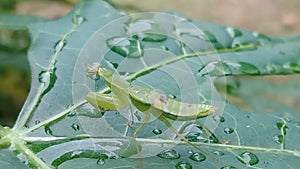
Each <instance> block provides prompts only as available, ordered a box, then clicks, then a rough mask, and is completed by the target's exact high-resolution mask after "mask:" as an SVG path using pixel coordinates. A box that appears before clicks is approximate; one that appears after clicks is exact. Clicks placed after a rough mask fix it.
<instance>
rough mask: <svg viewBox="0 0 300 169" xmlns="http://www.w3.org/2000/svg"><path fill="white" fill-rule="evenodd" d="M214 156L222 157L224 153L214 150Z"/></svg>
mask: <svg viewBox="0 0 300 169" xmlns="http://www.w3.org/2000/svg"><path fill="white" fill-rule="evenodd" d="M212 153H213V154H214V155H217V156H223V155H224V153H223V152H222V151H218V150H216V151H214V152H212Z"/></svg>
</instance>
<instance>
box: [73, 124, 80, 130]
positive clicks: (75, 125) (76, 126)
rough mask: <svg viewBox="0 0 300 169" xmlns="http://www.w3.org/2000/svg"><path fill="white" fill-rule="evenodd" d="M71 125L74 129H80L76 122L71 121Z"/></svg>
mask: <svg viewBox="0 0 300 169" xmlns="http://www.w3.org/2000/svg"><path fill="white" fill-rule="evenodd" d="M71 127H72V129H73V130H74V131H79V130H80V126H79V125H78V124H75V123H73V124H72V125H71Z"/></svg>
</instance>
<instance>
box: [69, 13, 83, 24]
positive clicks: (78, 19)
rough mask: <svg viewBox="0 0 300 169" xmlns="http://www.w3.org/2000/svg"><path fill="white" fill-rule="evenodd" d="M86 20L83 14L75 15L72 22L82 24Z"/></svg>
mask: <svg viewBox="0 0 300 169" xmlns="http://www.w3.org/2000/svg"><path fill="white" fill-rule="evenodd" d="M84 21H86V18H84V17H82V16H81V15H78V14H77V15H75V16H73V18H72V22H73V23H74V24H75V25H80V24H82V23H83V22H84Z"/></svg>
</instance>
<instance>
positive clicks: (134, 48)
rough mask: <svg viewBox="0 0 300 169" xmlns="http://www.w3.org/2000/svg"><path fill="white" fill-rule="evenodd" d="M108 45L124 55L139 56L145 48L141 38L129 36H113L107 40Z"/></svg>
mask: <svg viewBox="0 0 300 169" xmlns="http://www.w3.org/2000/svg"><path fill="white" fill-rule="evenodd" d="M106 44H107V45H108V47H109V48H110V49H111V50H112V51H114V52H116V53H118V54H120V55H122V56H123V57H132V58H139V57H141V56H142V55H143V53H144V49H143V47H142V45H141V43H140V42H139V40H137V39H134V38H128V37H112V38H109V39H107V40H106Z"/></svg>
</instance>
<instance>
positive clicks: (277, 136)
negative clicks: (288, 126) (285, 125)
mask: <svg viewBox="0 0 300 169" xmlns="http://www.w3.org/2000/svg"><path fill="white" fill-rule="evenodd" d="M283 138H284V137H283V135H281V134H278V135H276V136H274V137H273V139H274V141H275V142H276V143H278V144H282V143H283Z"/></svg>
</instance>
